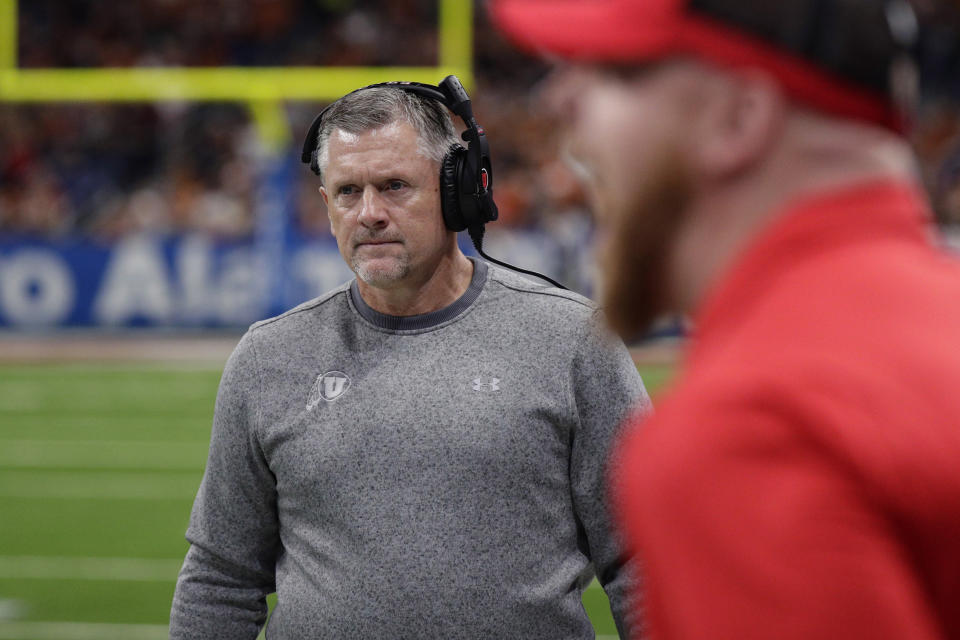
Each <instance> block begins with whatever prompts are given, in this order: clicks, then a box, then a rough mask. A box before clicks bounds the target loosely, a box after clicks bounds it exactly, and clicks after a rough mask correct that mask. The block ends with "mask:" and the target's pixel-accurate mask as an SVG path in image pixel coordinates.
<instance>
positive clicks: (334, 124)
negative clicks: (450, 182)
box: [317, 87, 460, 180]
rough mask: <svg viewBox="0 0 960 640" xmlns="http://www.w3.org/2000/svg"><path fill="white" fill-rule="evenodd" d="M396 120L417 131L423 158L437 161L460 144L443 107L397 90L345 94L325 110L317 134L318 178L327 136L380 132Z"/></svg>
mask: <svg viewBox="0 0 960 640" xmlns="http://www.w3.org/2000/svg"><path fill="white" fill-rule="evenodd" d="M398 120H403V121H406V122H408V123H409V124H410V125H411V126H412V127H413V128H414V129H416V131H417V134H418V137H419V144H418V145H417V146H418V149H419V151H420V153H421V154H423V155H424V156H426V157H428V158H430V159H432V160H435V161H436V162H440V161H441V160H442V159H443V156H444V155H445V154H446V153H447V151H449V150H450V147H451V146H452V145H456V144H460V138H459V136H458V135H457V130H456V129H455V128H454V126H453V121H452V120H451V119H450V114H449V113H448V112H447V109H446V107H444V106H443V105H442V104H440V103H439V102H438V101H436V100H432V99H430V98H425V97H423V96H419V95H417V94H414V93H411V92H409V91H404V90H403V89H397V88H396V87H372V88H370V89H362V90H360V91H356V92H354V93H348V94H347V95H345V96H343V97H342V98H340V99H339V100H337V101H336V102H334V103H333V104H332V105H330V107H329V108H328V109H327V112H326V113H325V114H324V116H323V121H322V123H321V125H320V130H319V131H318V132H317V165H318V166H319V167H320V179H321V180H322V179H323V171H324V169H326V166H327V163H328V162H329V161H330V144H329V143H330V134H331V133H333V131H335V130H336V129H341V130H343V131H346V132H347V133H353V134H360V133H364V132H366V131H371V130H373V129H379V128H380V127H384V126H386V125H388V124H393V123H394V122H396V121H398Z"/></svg>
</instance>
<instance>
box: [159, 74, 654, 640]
mask: <svg viewBox="0 0 960 640" xmlns="http://www.w3.org/2000/svg"><path fill="white" fill-rule="evenodd" d="M448 80H449V79H448ZM445 82H446V81H445ZM457 86H459V84H458V85H457ZM460 91H462V88H461V89H460ZM461 97H462V98H464V99H465V98H466V94H465V93H463V95H462V96H461ZM445 104H446V103H445ZM457 105H459V106H462V105H463V102H462V101H461V102H457ZM473 124H474V125H475V124H476V122H475V121H473ZM315 126H316V127H317V129H316V130H315V131H316V137H313V136H308V142H307V145H306V150H305V155H306V156H307V157H308V158H309V157H311V155H312V158H313V160H312V161H311V166H312V167H314V170H315V171H316V172H317V173H318V174H320V175H321V178H322V185H323V186H322V187H321V193H322V194H323V198H324V200H325V201H326V203H327V207H328V212H329V215H330V224H331V229H332V232H333V234H334V235H335V236H336V238H337V244H338V245H339V247H340V252H341V253H342V255H343V258H344V260H346V262H347V263H348V264H349V265H350V267H351V269H352V270H353V271H354V273H355V274H356V276H357V277H356V279H355V280H354V281H352V282H350V283H347V284H345V285H343V286H341V287H339V288H338V289H336V290H334V291H331V292H330V293H328V294H326V295H324V296H322V297H320V298H317V299H315V300H312V301H310V302H308V303H305V304H303V305H301V306H299V307H297V308H296V309H293V310H291V311H289V312H287V313H286V314H283V315H281V316H279V317H277V318H273V319H270V320H266V321H263V322H260V323H257V324H255V325H253V327H251V329H250V330H249V331H248V332H247V334H246V335H245V336H244V337H243V339H242V340H241V341H240V344H239V345H238V347H237V349H236V350H235V351H234V353H233V355H232V356H231V358H230V361H229V362H228V363H227V366H226V369H225V371H224V374H223V379H222V381H221V384H220V392H219V395H218V398H217V407H216V414H215V417H214V425H213V435H212V438H211V444H210V457H209V460H208V463H207V468H206V472H205V475H204V479H203V484H202V486H201V487H200V491H199V493H198V495H197V499H196V502H195V503H194V508H193V513H192V516H191V520H190V528H189V530H188V531H187V538H188V540H189V541H190V542H191V548H190V551H189V552H188V554H187V558H186V561H185V563H184V566H183V569H182V571H181V573H180V579H179V582H178V584H177V591H176V595H175V597H174V602H173V612H172V615H171V621H170V635H171V638H184V639H186V638H191V639H193V638H203V639H210V638H229V639H231V640H239V639H243V638H247V639H250V640H252V639H253V638H255V637H256V636H257V633H258V632H259V631H260V628H261V626H262V625H263V623H264V620H265V618H266V614H267V605H266V600H265V598H266V596H267V594H269V593H271V592H273V591H276V593H277V606H276V609H275V610H274V612H273V614H272V616H271V618H270V622H269V624H268V625H267V633H266V635H267V637H269V638H271V639H272V640H284V639H289V640H303V639H306V638H337V639H347V638H356V639H358V640H360V639H363V640H368V639H373V638H383V639H391V640H393V639H396V638H476V639H478V640H481V639H482V640H486V639H488V638H551V639H569V640H575V639H577V640H579V639H586V638H593V637H594V631H593V627H592V625H591V623H590V620H589V619H588V618H587V616H586V614H585V612H584V609H583V604H582V601H581V596H582V594H583V590H584V589H585V588H586V586H587V585H588V584H589V582H590V581H591V580H592V579H593V577H594V575H597V576H598V578H599V580H600V582H601V583H602V584H603V586H604V589H605V591H606V592H607V594H608V596H609V598H610V602H611V608H612V610H613V613H614V618H615V619H616V620H617V623H618V626H620V627H621V628H622V629H623V628H626V627H625V625H626V624H627V622H626V618H627V616H628V611H629V607H628V606H627V604H626V593H627V592H628V591H629V589H628V587H629V586H630V574H629V572H628V571H627V570H626V569H624V567H622V565H621V557H622V553H621V551H622V548H621V547H620V546H619V545H618V544H617V543H616V541H615V539H614V537H613V536H612V534H611V527H610V517H609V516H610V514H609V509H608V506H607V500H606V491H605V482H604V478H605V472H606V471H605V469H606V462H607V459H608V454H609V450H610V445H611V442H612V440H613V437H614V435H615V433H616V431H617V429H618V427H619V426H620V424H621V423H622V420H623V418H624V416H625V415H626V413H627V411H628V410H629V409H630V407H631V406H632V405H633V404H634V403H637V402H641V403H646V402H647V398H646V393H645V392H644V390H643V386H642V383H641V381H640V377H639V375H638V374H637V371H636V368H635V367H634V366H633V363H632V361H631V360H630V357H629V354H628V353H627V350H626V348H625V347H624V346H623V343H621V342H619V341H618V340H614V339H612V338H613V337H612V336H609V335H607V336H605V335H604V333H603V332H602V331H601V330H600V329H599V328H598V325H602V323H598V322H597V319H596V308H595V307H594V305H592V304H591V303H590V302H589V301H588V300H586V299H584V298H583V297H581V296H578V295H576V294H572V293H568V292H565V291H561V290H559V289H554V288H552V287H545V286H542V285H539V284H535V283H533V282H530V281H528V280H525V279H523V278H521V277H519V276H516V275H514V274H512V273H510V272H507V271H504V270H501V269H499V268H496V267H493V266H488V265H487V264H486V263H485V262H482V261H480V260H472V259H468V258H467V257H465V256H464V254H463V253H461V251H460V249H459V247H458V246H457V241H456V233H455V231H453V230H451V228H449V225H450V224H451V220H452V217H453V212H452V211H451V206H448V205H450V202H449V199H446V200H442V198H443V195H442V194H449V193H451V187H450V185H449V184H448V180H447V177H448V176H447V173H448V170H447V168H448V166H449V165H450V163H448V162H447V157H448V155H449V154H451V153H454V149H453V147H454V145H457V144H458V142H459V141H458V138H457V136H456V130H455V129H454V128H453V124H452V122H451V120H450V116H449V115H448V114H447V112H446V110H445V109H444V107H443V106H442V105H441V104H440V103H439V102H437V101H436V100H433V99H429V98H424V97H422V96H421V95H414V94H412V93H410V92H409V90H404V89H403V88H399V87H397V86H389V87H383V86H380V87H374V88H365V89H363V90H360V91H356V92H353V93H351V94H348V95H347V96H345V97H344V98H341V99H340V100H339V101H337V102H336V103H334V105H332V106H331V107H330V108H328V110H327V111H325V112H324V113H323V114H322V115H321V116H320V118H319V119H318V120H317V121H316V123H315ZM476 140H477V138H475V139H474V141H473V142H471V148H472V145H473V144H474V143H475V142H476ZM312 150H315V151H313V153H312V154H311V151H312ZM453 164H456V163H453ZM441 167H444V177H443V179H441ZM449 168H450V171H452V170H453V167H452V166H450V167H449ZM486 178H487V176H484V181H483V182H484V184H483V187H484V191H486V187H487V186H488V181H487V179H486ZM452 193H453V196H454V197H455V196H456V195H457V189H456V188H453V189H452ZM442 201H443V206H442V207H441V202H442ZM461 213H462V212H461ZM464 215H465V214H464ZM454 226H456V225H454Z"/></svg>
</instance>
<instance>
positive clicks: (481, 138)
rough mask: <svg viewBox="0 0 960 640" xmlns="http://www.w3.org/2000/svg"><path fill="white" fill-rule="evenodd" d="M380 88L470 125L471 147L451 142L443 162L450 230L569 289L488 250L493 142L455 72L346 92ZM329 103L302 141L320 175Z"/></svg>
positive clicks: (493, 212) (306, 158) (305, 156)
mask: <svg viewBox="0 0 960 640" xmlns="http://www.w3.org/2000/svg"><path fill="white" fill-rule="evenodd" d="M375 87H391V88H395V89H401V90H403V91H408V92H410V93H413V94H415V95H418V96H422V97H424V98H430V99H432V100H436V101H437V102H439V103H440V104H442V105H444V106H445V107H447V108H448V109H450V111H452V112H453V113H454V114H455V115H457V116H459V117H460V118H461V119H462V120H463V122H464V124H465V125H466V126H467V130H466V131H464V132H463V135H462V136H461V138H462V139H463V140H464V142H466V143H467V146H466V148H464V147H463V146H462V145H459V144H454V145H451V146H450V149H449V150H448V151H447V153H446V154H445V155H444V156H443V161H442V162H441V163H440V208H441V211H442V213H443V222H444V224H445V225H446V227H447V229H449V230H450V231H463V230H464V229H466V230H467V232H468V233H469V234H470V239H471V240H473V246H474V247H476V249H477V253H479V254H480V255H481V256H483V257H484V258H486V259H487V260H489V261H490V262H493V263H494V264H498V265H500V266H502V267H507V268H508V269H512V270H514V271H519V272H520V273H526V274H528V275H532V276H536V277H538V278H543V279H544V280H546V281H547V282H549V283H550V284H552V285H554V286H555V287H559V288H561V289H566V287H564V286H563V285H562V284H560V283H558V282H556V281H555V280H552V279H550V278H548V277H547V276H545V275H543V274H540V273H537V272H536V271H527V270H526V269H520V268H517V267H515V266H513V265H510V264H507V263H505V262H501V261H499V260H496V259H494V258H491V257H490V256H488V255H487V254H486V253H484V252H483V234H484V225H486V224H487V223H488V222H493V221H494V220H496V219H497V217H498V215H499V214H498V211H497V205H496V203H495V202H494V201H493V167H492V166H491V164H490V144H489V143H488V142H487V135H486V133H485V132H484V130H483V127H481V126H480V125H479V124H478V123H477V119H476V118H474V116H473V107H472V106H471V104H470V97H469V96H468V95H467V92H466V90H465V89H464V88H463V85H462V84H460V80H458V79H457V77H456V76H447V77H446V78H444V79H443V81H441V82H440V85H439V86H433V85H430V84H423V83H420V82H379V83H377V84H371V85H369V86H366V87H361V88H360V89H355V90H353V91H351V92H350V93H348V94H347V95H350V94H353V93H356V92H357V91H364V90H366V89H373V88H375ZM334 104H335V103H334ZM330 106H333V105H330ZM330 106H328V107H327V108H325V109H324V110H323V111H321V112H320V115H318V116H317V117H316V118H314V120H313V123H312V124H311V125H310V129H309V130H307V137H306V139H305V140H304V141H303V150H302V152H301V154H300V161H301V162H303V163H304V164H309V165H310V169H311V170H312V171H313V172H314V173H315V174H317V175H318V176H319V175H320V163H319V158H318V152H319V148H318V146H317V142H318V140H317V136H318V134H319V133H320V127H321V126H322V125H323V116H324V115H326V113H327V111H328V110H329V109H330Z"/></svg>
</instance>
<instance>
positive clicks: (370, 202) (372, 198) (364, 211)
mask: <svg viewBox="0 0 960 640" xmlns="http://www.w3.org/2000/svg"><path fill="white" fill-rule="evenodd" d="M357 220H358V221H359V222H360V224H362V225H363V226H365V227H367V228H370V229H376V228H380V227H385V226H387V222H388V221H389V219H388V217H387V208H386V206H385V203H384V201H383V197H382V196H381V194H380V190H379V189H377V188H376V187H374V186H372V185H369V186H367V187H366V188H365V189H364V190H363V199H362V201H361V203H360V214H359V215H358V216H357Z"/></svg>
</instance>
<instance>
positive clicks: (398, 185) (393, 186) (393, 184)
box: [387, 180, 406, 191]
mask: <svg viewBox="0 0 960 640" xmlns="http://www.w3.org/2000/svg"><path fill="white" fill-rule="evenodd" d="M405 186H406V185H405V184H404V183H402V182H400V181H399V180H391V181H390V182H389V183H388V184H387V188H388V189H390V190H391V191H400V189H403V188H404V187H405Z"/></svg>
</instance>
